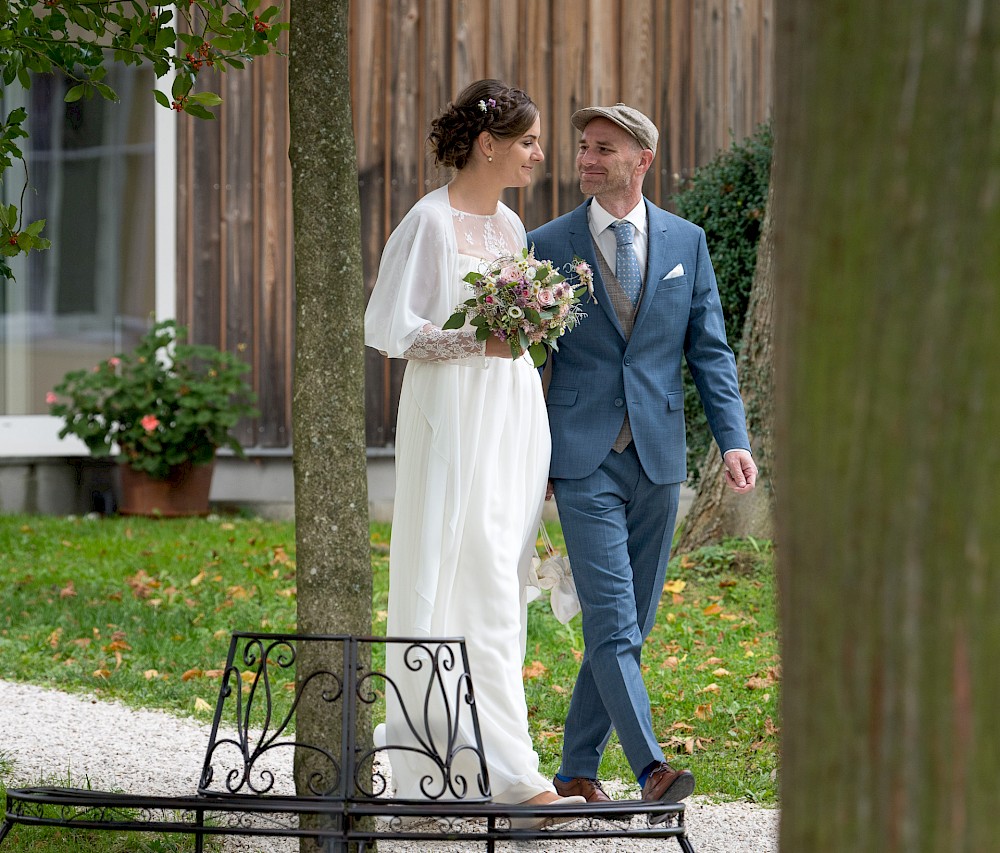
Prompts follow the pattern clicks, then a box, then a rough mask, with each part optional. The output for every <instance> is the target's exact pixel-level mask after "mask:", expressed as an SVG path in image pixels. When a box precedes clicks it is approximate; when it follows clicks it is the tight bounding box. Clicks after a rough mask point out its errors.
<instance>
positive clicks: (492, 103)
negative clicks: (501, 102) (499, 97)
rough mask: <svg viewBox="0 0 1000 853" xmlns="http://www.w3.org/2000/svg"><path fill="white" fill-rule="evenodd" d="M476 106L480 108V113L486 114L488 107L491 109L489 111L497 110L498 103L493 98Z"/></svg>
mask: <svg viewBox="0 0 1000 853" xmlns="http://www.w3.org/2000/svg"><path fill="white" fill-rule="evenodd" d="M476 106H477V107H479V112H481V113H484V112H486V108H487V107H489V109H491V110H495V109H496V106H497V102H496V101H494V100H493V98H487V99H486V100H485V101H480V102H479V103H478V104H476Z"/></svg>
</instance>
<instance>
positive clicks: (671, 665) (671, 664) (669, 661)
mask: <svg viewBox="0 0 1000 853" xmlns="http://www.w3.org/2000/svg"><path fill="white" fill-rule="evenodd" d="M663 665H664V666H665V667H666V668H667V669H677V667H678V666H679V665H680V661H679V660H678V659H677V655H670V656H669V657H667V658H666V660H664V661H663Z"/></svg>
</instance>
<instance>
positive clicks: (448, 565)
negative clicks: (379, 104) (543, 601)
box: [365, 188, 552, 803]
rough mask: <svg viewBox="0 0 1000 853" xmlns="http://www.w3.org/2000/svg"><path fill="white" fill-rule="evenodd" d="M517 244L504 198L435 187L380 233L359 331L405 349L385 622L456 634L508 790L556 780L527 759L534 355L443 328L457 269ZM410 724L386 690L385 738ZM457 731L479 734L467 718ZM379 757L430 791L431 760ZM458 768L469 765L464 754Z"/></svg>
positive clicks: (392, 739)
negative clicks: (456, 202) (491, 209)
mask: <svg viewBox="0 0 1000 853" xmlns="http://www.w3.org/2000/svg"><path fill="white" fill-rule="evenodd" d="M442 193H444V195H443V197H442ZM524 245H525V237H524V228H523V225H522V224H521V222H520V220H519V219H518V218H517V217H516V216H515V215H514V214H513V213H512V212H511V211H510V210H509V209H507V208H506V207H504V206H503V205H500V208H499V209H498V211H497V213H496V214H494V215H492V216H474V215H471V214H466V213H460V212H458V211H453V210H452V209H451V208H450V206H448V203H447V188H443V189H442V190H438V191H436V192H434V193H431V194H430V195H429V196H427V197H426V198H425V199H424V200H423V201H422V202H420V203H418V205H417V206H415V207H414V209H413V210H412V211H411V212H410V213H409V214H408V215H407V217H406V218H405V219H404V220H403V222H401V223H400V226H399V227H398V228H397V230H396V231H395V232H394V233H393V236H392V237H391V238H390V241H389V243H388V244H387V245H386V250H385V252H384V254H383V259H382V264H381V266H380V272H379V280H378V282H377V283H376V286H375V290H374V291H373V294H372V297H371V300H370V302H369V307H368V310H367V312H366V317H365V322H366V343H368V344H369V345H370V346H375V347H376V348H378V349H380V350H382V351H383V352H387V353H388V354H389V355H393V354H395V355H401V356H403V357H406V358H408V363H407V366H406V372H405V375H404V379H403V386H402V390H401V393H400V401H399V414H398V419H397V427H396V491H395V499H394V513H393V526H392V538H391V543H390V555H389V565H390V569H389V608H388V611H389V612H388V627H387V634H388V635H389V636H398V637H425V636H427V637H453V636H463V637H465V641H466V648H467V650H468V655H469V663H470V668H471V673H472V680H473V685H474V689H475V696H476V709H477V713H478V716H479V725H480V731H481V735H482V740H483V744H484V748H485V754H486V759H487V766H488V771H489V781H490V786H491V789H492V793H493V798H494V800H496V801H498V802H505V803H517V802H522V801H524V800H527V799H529V798H531V797H533V796H535V795H536V794H538V793H540V792H542V791H551V790H552V786H551V783H550V782H549V781H548V780H547V779H545V778H544V777H543V776H541V774H540V773H539V772H538V756H537V753H536V752H535V750H534V747H533V745H532V743H531V738H530V735H529V732H528V716H527V706H526V703H525V698H524V685H523V681H522V675H521V668H522V665H523V660H524V639H525V619H526V595H525V579H526V576H527V572H528V568H529V566H530V562H531V557H532V555H533V554H534V543H535V536H536V532H537V529H538V520H539V517H540V514H541V508H542V503H543V498H544V491H545V483H546V478H547V476H548V465H549V450H550V446H549V433H548V420H547V416H546V412H545V404H544V400H543V397H542V389H541V383H540V379H539V376H538V372H537V371H536V370H535V368H534V367H533V366H532V364H531V360H530V358H528V357H527V356H525V357H523V358H520V359H517V360H511V359H503V358H486V357H485V356H484V355H483V350H484V344H482V343H480V342H477V341H476V340H475V335H474V330H472V329H471V328H466V329H462V330H457V331H442V330H441V326H442V325H443V324H444V322H445V320H447V318H448V316H450V314H451V313H452V311H453V310H454V308H455V306H457V305H458V304H459V303H460V302H462V301H463V300H465V299H467V298H468V297H469V295H470V293H469V291H468V289H467V287H466V285H465V284H464V282H463V281H462V278H463V276H464V275H465V274H466V273H467V272H469V271H470V270H475V269H481V268H482V265H483V262H484V261H487V262H490V261H492V260H494V259H495V258H496V257H498V256H500V255H510V254H513V253H515V252H517V251H520V249H521V248H523V246H524ZM386 666H387V674H388V676H389V677H390V679H392V681H393V682H395V683H396V684H397V685H398V687H399V689H400V694H401V698H402V700H403V702H404V703H405V705H406V707H407V708H408V709H409V710H410V713H411V715H412V714H414V713H418V714H419V713H420V712H421V709H422V707H423V702H424V699H425V696H424V689H425V686H426V685H425V681H423V680H422V679H414V678H412V677H408V676H409V675H410V674H409V673H408V671H407V670H406V668H405V666H403V665H402V663H401V661H400V660H399V659H398V656H397V655H393V654H389V655H388V660H387V665H386ZM466 720H468V718H466ZM409 737H410V736H409V734H408V731H407V727H406V725H405V723H404V721H403V720H402V719H401V715H400V712H399V707H398V704H397V702H396V701H394V697H393V695H392V691H391V690H389V691H387V725H386V730H385V738H386V740H387V741H388V743H390V744H399V743H405V742H407V740H408V738H409ZM459 737H460V740H464V741H465V742H469V743H471V742H474V738H473V733H472V731H471V730H469V729H468V727H466V730H465V731H461V732H460V734H459ZM390 760H391V763H392V777H393V786H394V787H395V789H396V796H398V797H404V798H423V797H425V796H427V792H426V790H425V789H424V788H422V785H427V784H428V783H427V779H426V777H427V774H428V773H433V771H434V768H433V767H432V766H431V765H432V762H429V761H428V760H427V759H426V758H423V757H421V756H419V755H417V754H415V753H410V752H407V751H397V750H393V751H391V753H390ZM462 767H463V768H464V769H466V770H470V772H471V769H470V765H469V763H468V762H467V761H466V762H465V763H464V764H462ZM469 782H470V784H471V783H472V782H474V777H473V778H472V779H469ZM430 787H431V788H432V789H435V790H436V786H435V785H431V786H430ZM473 793H475V791H473ZM444 795H445V796H448V794H447V793H445V794H444ZM434 796H437V794H436V793H435V794H434Z"/></svg>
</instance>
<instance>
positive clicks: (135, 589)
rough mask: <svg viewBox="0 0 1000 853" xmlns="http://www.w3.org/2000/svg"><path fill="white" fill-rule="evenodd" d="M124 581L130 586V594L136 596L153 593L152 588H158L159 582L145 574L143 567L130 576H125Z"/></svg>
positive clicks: (147, 595) (147, 596)
mask: <svg viewBox="0 0 1000 853" xmlns="http://www.w3.org/2000/svg"><path fill="white" fill-rule="evenodd" d="M125 583H127V584H128V585H129V586H130V587H131V588H132V595H134V596H135V597H136V598H149V597H150V596H151V595H152V594H153V590H154V589H159V586H160V582H159V581H158V580H157V579H156V578H154V577H151V576H150V575H148V574H146V570H145V569H139V571H137V572H136V573H135V574H134V575H132V576H131V577H127V578H125Z"/></svg>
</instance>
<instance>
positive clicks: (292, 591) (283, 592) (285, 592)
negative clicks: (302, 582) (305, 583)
mask: <svg viewBox="0 0 1000 853" xmlns="http://www.w3.org/2000/svg"><path fill="white" fill-rule="evenodd" d="M295 594H296V589H295V587H294V586H290V587H288V589H279V590H278V595H280V596H283V597H284V598H291V597H292V596H293V595H295Z"/></svg>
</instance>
